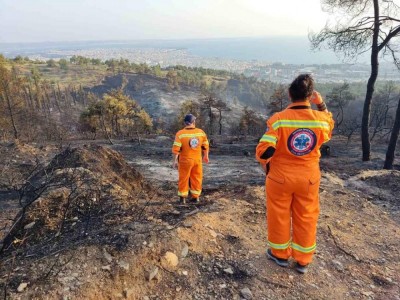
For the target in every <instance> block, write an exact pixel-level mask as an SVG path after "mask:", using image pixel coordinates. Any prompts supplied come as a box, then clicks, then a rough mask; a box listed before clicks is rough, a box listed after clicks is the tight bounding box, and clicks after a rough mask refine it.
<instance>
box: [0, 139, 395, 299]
mask: <svg viewBox="0 0 400 300" xmlns="http://www.w3.org/2000/svg"><path fill="white" fill-rule="evenodd" d="M83 143H87V142H80V143H76V144H77V145H79V147H82V144H83ZM100 144H101V143H100ZM171 144H172V140H171V139H170V138H169V137H154V138H148V139H143V140H142V143H141V145H139V144H138V143H137V142H136V141H132V142H117V143H115V145H113V146H108V145H106V144H102V145H103V146H105V147H110V148H111V149H113V150H117V151H118V152H120V153H121V154H122V156H123V157H124V158H125V159H126V161H127V162H128V163H129V165H130V166H132V167H133V169H134V170H137V171H139V173H140V174H141V176H142V177H143V180H144V181H146V183H145V184H144V185H143V186H145V188H144V189H143V190H144V191H145V192H144V193H145V194H146V195H145V194H143V193H142V194H140V193H137V194H135V193H134V194H132V195H133V196H132V197H133V198H135V200H130V201H124V202H122V203H124V204H127V203H128V204H129V203H130V202H131V201H134V202H135V203H141V202H140V201H139V202H137V199H138V198H139V199H142V198H143V199H144V198H147V200H146V201H144V202H143V203H142V204H143V205H145V207H146V209H145V212H144V213H143V215H142V216H141V218H137V219H135V218H132V217H129V216H130V214H129V211H127V209H128V208H127V207H123V206H124V205H122V206H121V205H120V206H118V207H119V209H121V211H117V212H118V214H117V215H116V216H115V217H114V218H112V219H111V220H110V219H107V220H108V221H109V223H106V225H104V224H103V223H98V224H100V225H98V226H99V228H100V227H101V228H102V226H106V228H107V229H108V230H107V231H105V232H103V233H101V234H98V233H97V234H95V233H93V236H91V237H93V238H92V239H91V242H88V241H87V240H82V243H79V244H74V246H73V247H70V248H65V249H64V250H62V249H61V250H62V251H59V252H57V253H55V254H54V253H53V254H52V253H48V254H45V255H42V256H41V257H40V258H39V257H33V258H32V257H24V256H21V255H18V254H15V252H14V256H12V255H11V254H10V253H8V254H7V253H6V254H5V255H3V257H2V258H1V265H0V270H1V271H2V274H0V284H1V283H3V282H6V280H7V278H8V279H9V280H8V281H9V284H8V289H7V296H8V297H9V298H12V299H33V298H36V299H43V298H46V297H47V298H48V299H118V298H121V299H123V298H127V299H240V298H245V299H250V294H249V293H248V290H249V291H250V293H251V297H252V299H282V298H287V299H400V298H399V296H398V295H399V294H400V288H399V284H400V275H399V274H400V255H399V246H400V239H399V237H400V217H399V207H400V205H399V200H398V195H399V182H400V181H399V177H400V172H399V171H398V170H394V171H386V170H381V166H382V165H383V159H384V150H385V148H384V146H382V145H374V146H373V149H374V153H373V158H372V160H371V161H370V162H367V163H363V162H361V159H360V153H361V151H360V146H359V143H358V142H353V143H351V144H350V145H346V144H345V140H344V139H340V138H339V137H335V138H334V139H333V141H331V142H330V146H331V156H330V157H327V158H323V159H322V160H321V168H322V170H323V175H322V182H321V190H320V200H321V215H320V220H319V225H318V240H317V243H318V248H317V252H316V255H315V259H314V262H313V264H312V265H311V267H310V270H309V273H307V274H306V275H298V274H297V273H296V272H295V270H294V269H293V268H292V266H291V267H289V268H280V267H277V266H275V265H274V264H273V263H272V262H271V261H269V260H268V259H267V258H266V256H265V250H266V246H265V244H266V233H265V232H266V230H265V229H266V222H265V195H264V193H265V192H264V179H265V177H264V175H263V173H262V171H261V169H260V168H259V167H258V164H257V163H256V162H255V160H254V146H255V144H256V140H255V139H253V140H250V139H249V140H245V141H233V140H228V139H225V140H223V141H222V140H221V141H220V142H217V145H216V148H213V149H212V150H211V155H210V164H209V165H207V166H205V167H204V177H205V180H204V194H203V197H202V203H201V204H199V205H194V204H187V205H178V204H177V203H176V200H177V196H176V179H177V171H176V170H173V169H172V168H171V167H170V166H171V155H170V147H171ZM4 147H9V146H7V145H5V146H4ZM33 148H35V147H33ZM7 149H8V148H7ZM19 151H21V150H19ZM14 152H15V153H17V152H16V151H14ZM38 152H39V153H41V154H42V159H43V161H48V160H49V159H50V158H51V157H52V155H51V153H55V152H56V149H44V150H43V151H38ZM17 155H19V158H21V156H22V155H20V154H17ZM110 156H112V157H114V156H115V155H114V154H112V155H111V154H110ZM115 157H117V158H116V160H117V161H119V159H122V158H119V157H118V156H115ZM19 158H17V160H16V162H15V163H14V164H15V165H16V166H18V165H19V164H21V163H22V162H21V161H19V160H18V159H19ZM119 164H121V166H124V168H127V167H125V165H124V164H122V163H119ZM101 165H106V166H109V165H110V166H112V165H113V164H112V163H107V164H106V162H102V163H101ZM85 168H88V169H90V166H85ZM110 168H111V167H110ZM105 170H108V169H92V170H91V172H92V173H94V174H97V175H98V176H100V175H101V176H105V178H104V181H105V182H106V183H107V182H108V183H110V182H111V184H112V183H114V184H115V185H119V186H121V187H122V189H123V190H126V189H127V187H126V186H124V184H122V183H120V181H118V180H116V179H115V178H114V181H112V180H111V179H110V178H108V177H107V173H109V172H108V171H105ZM96 171H98V173H96ZM101 173H103V174H101ZM113 174H114V173H113ZM115 174H117V175H118V171H116V173H115ZM115 174H114V175H113V176H114V177H116V176H117V175H115ZM135 174H136V173H135ZM95 177H96V176H95ZM117 177H119V176H117ZM102 178H103V177H102ZM137 178H139V177H137ZM137 178H136V179H134V178H132V180H133V182H137V180H138V179H137ZM124 180H125V179H124ZM126 180H127V181H126V182H127V183H129V182H130V181H129V180H131V179H129V178H128V179H126ZM140 180H142V179H140ZM102 182H103V181H102ZM5 185H6V184H5ZM104 187H107V184H105V185H104ZM1 192H2V194H0V195H2V196H1V197H2V198H1V199H2V200H0V201H1V202H0V203H1V205H2V207H1V208H2V210H1V213H0V218H2V220H4V219H7V218H8V219H10V215H11V214H12V211H11V210H9V209H11V208H13V209H17V208H18V206H17V205H16V203H15V200H13V194H8V196H7V197H6V196H5V195H6V191H5V189H4V186H3V188H2V191H1ZM110 195H112V196H113V199H114V200H115V201H118V203H121V202H120V201H121V200H120V199H128V196H129V195H124V193H122V192H121V193H119V194H116V193H111V194H110ZM14 198H15V197H14ZM104 201H107V198H104ZM105 203H106V204H107V205H110V203H114V202H105ZM125 206H126V205H125ZM128 206H129V205H128ZM108 209H109V210H113V209H114V208H113V206H109V208H108ZM129 209H131V208H129ZM78 211H80V210H78ZM131 215H133V214H132V213H131ZM71 217H72V216H71ZM71 220H72V221H73V220H75V223H77V225H79V224H80V223H79V222H81V221H80V220H81V217H78V219H74V217H72V218H71ZM29 221H31V220H29ZM72 221H71V222H72ZM36 222H38V220H36ZM72 224H73V223H72ZM72 224H71V225H70V226H71V227H68V228H69V229H70V231H71V232H73V228H75V227H76V226H77V225H74V226H73V225H72ZM101 224H103V225H101ZM3 225H4V222H3ZM46 232H47V231H45V232H44V234H46ZM68 232H69V231H68ZM89 233H90V232H89ZM90 234H91V233H90ZM90 234H89V235H90ZM65 237H69V235H66V236H65ZM94 237H96V238H94ZM107 241H112V242H107ZM22 246H25V245H23V243H22ZM22 246H21V248H20V249H24V248H23V247H22ZM21 251H22V250H21ZM166 252H172V253H174V254H176V257H177V260H178V261H177V262H174V261H173V259H172V260H171V259H170V260H169V261H168V260H166V259H164V258H163V257H164V255H165V253H166ZM21 253H22V252H21ZM10 255H11V256H10ZM15 255H16V256H15ZM12 257H16V258H17V259H16V261H15V259H14V264H13V265H12V267H10V261H11V260H12V259H11V258H12ZM166 261H167V262H166ZM168 262H169V263H168ZM54 265H55V266H56V267H55V268H53V269H57V272H48V270H49V266H54ZM10 269H11V271H10ZM33 269H35V270H43V272H44V271H47V272H46V273H45V274H49V275H48V276H47V277H45V278H43V277H44V276H43V272H42V273H40V272H39V271H35V272H33V271H32V270H33ZM6 271H7V272H6ZM39 273H40V274H39ZM153 275H154V278H152V277H153ZM149 277H150V278H151V279H150V278H149ZM10 278H11V280H10ZM33 278H35V280H34V279H33ZM39 279H40V280H39ZM149 279H150V280H149ZM21 283H26V287H25V288H24V289H22V290H23V291H21V292H17V288H18V287H20V285H21ZM247 289H248V290H247ZM246 297H247V298H246Z"/></svg>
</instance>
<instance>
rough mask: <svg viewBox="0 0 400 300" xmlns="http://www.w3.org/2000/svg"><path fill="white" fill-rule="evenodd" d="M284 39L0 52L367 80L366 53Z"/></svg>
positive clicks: (391, 76) (51, 46) (385, 66)
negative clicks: (346, 53) (343, 56)
mask: <svg viewBox="0 0 400 300" xmlns="http://www.w3.org/2000/svg"><path fill="white" fill-rule="evenodd" d="M289 42H290V43H289ZM289 42H288V40H287V39H280V40H266V39H262V40H261V39H220V40H187V41H136V42H75V43H74V42H71V43H38V44H0V53H3V54H4V55H6V56H7V57H15V56H16V55H22V56H27V57H29V58H30V59H33V60H41V61H46V60H48V59H51V58H52V59H56V60H57V59H60V58H67V59H68V58H70V57H72V56H73V55H80V56H84V57H88V58H97V59H101V60H102V61H105V60H108V59H112V58H114V59H119V58H124V59H128V60H129V61H130V62H134V63H146V64H148V65H160V66H161V67H170V66H175V65H183V66H188V67H203V68H211V69H219V70H227V71H231V72H235V73H240V74H244V75H245V76H253V77H256V78H258V79H262V80H270V81H273V82H281V83H288V82H290V81H291V80H292V79H293V78H294V77H295V76H296V75H297V74H299V73H312V74H313V75H314V76H315V78H316V80H318V81H319V82H321V83H329V82H332V83H335V82H343V81H348V82H365V81H367V80H368V77H369V73H370V66H369V65H368V63H367V61H368V60H367V58H368V57H367V56H365V55H364V56H362V57H360V58H359V61H361V62H359V63H352V64H350V63H342V62H340V61H339V60H338V58H337V57H336V56H334V55H333V54H332V53H331V52H327V51H325V52H324V51H321V52H310V51H309V49H308V47H309V46H308V44H307V43H306V42H305V41H304V40H299V41H295V42H296V43H297V46H296V49H288V47H289V46H290V45H291V44H292V43H294V42H293V41H292V39H289ZM280 50H281V51H280ZM399 75H400V71H399V70H398V69H397V68H396V67H395V66H394V64H393V63H390V62H386V63H385V62H383V63H381V64H380V75H379V80H392V81H400V76H399Z"/></svg>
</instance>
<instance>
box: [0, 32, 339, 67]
mask: <svg viewBox="0 0 400 300" xmlns="http://www.w3.org/2000/svg"><path fill="white" fill-rule="evenodd" d="M146 48H149V49H150V48H151V49H184V50H187V51H188V52H189V53H190V54H192V55H195V56H200V57H204V58H224V59H234V60H244V61H265V62H270V63H273V62H280V63H286V64H299V65H301V64H308V65H309V64H337V63H342V62H344V61H343V59H342V58H341V57H340V56H337V55H336V54H335V53H333V52H332V51H331V50H328V49H321V50H318V51H312V50H311V44H310V41H309V40H308V37H307V36H301V37H299V36H293V37H290V36H280V37H258V38H220V39H181V40H178V39H176V40H130V41H71V42H38V43H0V53H2V54H3V55H5V56H6V57H10V58H12V57H15V56H17V55H22V56H35V55H42V56H45V57H49V53H54V51H57V52H62V51H74V50H94V49H146ZM46 54H47V56H46ZM51 55H54V54H50V57H51Z"/></svg>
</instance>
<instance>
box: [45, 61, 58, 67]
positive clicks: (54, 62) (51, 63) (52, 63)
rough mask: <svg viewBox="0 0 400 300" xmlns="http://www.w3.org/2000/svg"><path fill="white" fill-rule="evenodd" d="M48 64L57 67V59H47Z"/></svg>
mask: <svg viewBox="0 0 400 300" xmlns="http://www.w3.org/2000/svg"><path fill="white" fill-rule="evenodd" d="M46 64H47V66H48V67H49V68H54V67H56V66H57V65H56V61H55V60H54V59H49V60H48V61H46Z"/></svg>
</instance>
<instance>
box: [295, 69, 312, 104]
mask: <svg viewBox="0 0 400 300" xmlns="http://www.w3.org/2000/svg"><path fill="white" fill-rule="evenodd" d="M313 91H314V79H313V78H312V77H311V75H310V74H300V75H299V76H297V77H296V79H295V80H293V82H292V83H291V84H290V86H289V93H290V97H291V98H292V101H293V102H296V101H301V100H305V99H307V98H308V97H310V96H311V95H312V93H313Z"/></svg>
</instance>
